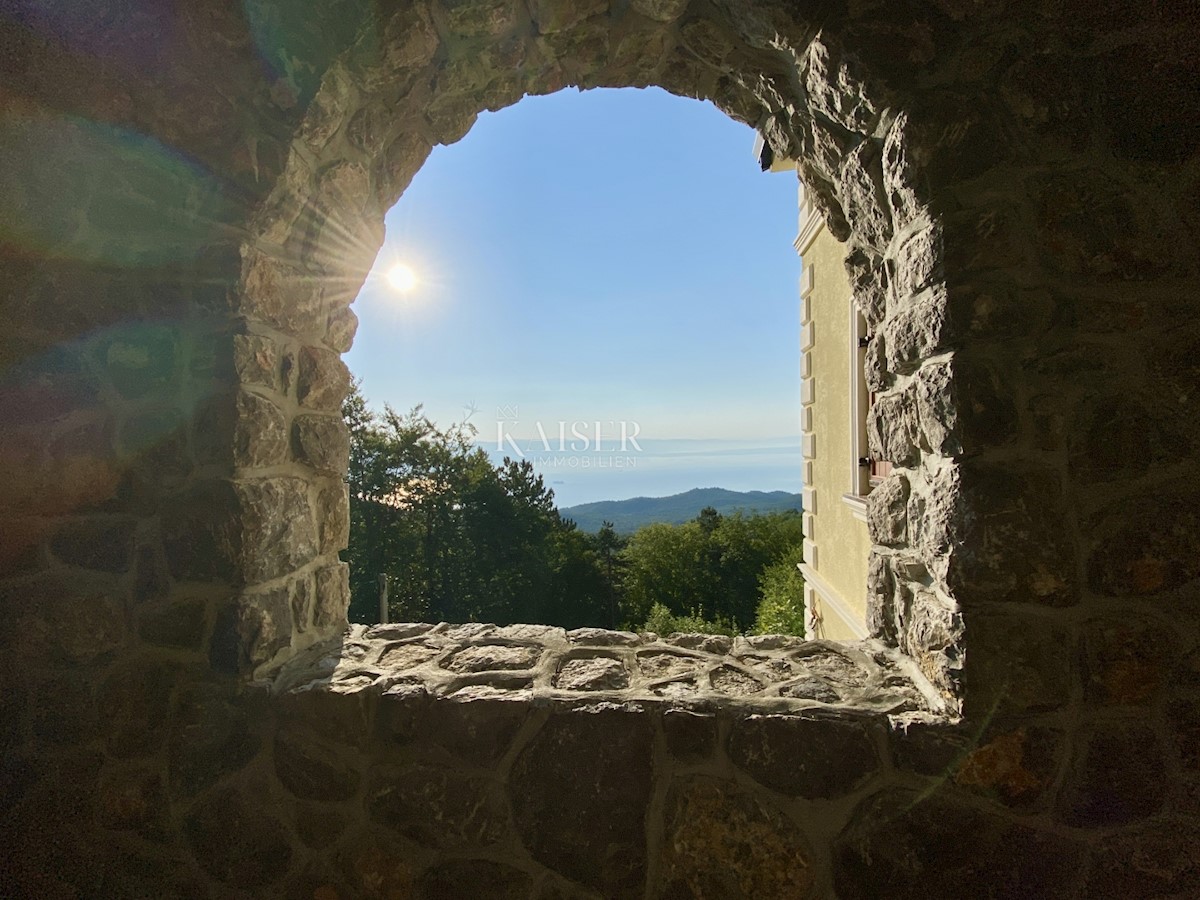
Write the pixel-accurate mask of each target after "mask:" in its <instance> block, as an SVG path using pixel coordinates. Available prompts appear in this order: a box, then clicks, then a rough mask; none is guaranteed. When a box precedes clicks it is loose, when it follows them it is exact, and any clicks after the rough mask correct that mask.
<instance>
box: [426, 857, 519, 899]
mask: <svg viewBox="0 0 1200 900" xmlns="http://www.w3.org/2000/svg"><path fill="white" fill-rule="evenodd" d="M533 884H534V880H533V876H532V875H530V874H529V873H528V872H522V871H521V870H520V869H514V868H512V867H511V866H506V865H504V864H502V863H498V862H493V861H492V860H487V859H460V860H450V861H447V862H442V863H439V864H437V865H435V866H433V867H432V868H430V869H427V870H426V871H425V872H424V873H423V874H422V875H421V877H420V878H418V879H417V887H416V894H415V895H414V896H415V897H416V900H443V898H450V897H488V898H495V900H525V898H527V897H530V896H532V895H531V893H530V892H531V891H532V890H533ZM539 896H541V895H539Z"/></svg>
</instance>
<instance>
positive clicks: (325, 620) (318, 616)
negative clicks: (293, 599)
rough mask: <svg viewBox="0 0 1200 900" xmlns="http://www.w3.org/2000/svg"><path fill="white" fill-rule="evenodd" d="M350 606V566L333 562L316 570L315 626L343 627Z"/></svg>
mask: <svg viewBox="0 0 1200 900" xmlns="http://www.w3.org/2000/svg"><path fill="white" fill-rule="evenodd" d="M349 608H350V566H349V565H347V564H346V563H344V562H339V563H335V564H334V565H332V566H325V567H324V568H322V569H318V570H317V599H316V606H315V607H314V613H313V625H314V626H315V627H317V628H344V627H345V625H346V610H348V609H349Z"/></svg>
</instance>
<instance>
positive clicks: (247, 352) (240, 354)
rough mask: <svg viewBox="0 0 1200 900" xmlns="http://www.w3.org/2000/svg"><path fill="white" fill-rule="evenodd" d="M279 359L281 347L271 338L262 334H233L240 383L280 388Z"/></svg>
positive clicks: (234, 358)
mask: <svg viewBox="0 0 1200 900" xmlns="http://www.w3.org/2000/svg"><path fill="white" fill-rule="evenodd" d="M279 360H280V353H279V347H278V346H277V345H276V343H275V342H274V341H273V340H271V339H270V338H268V337H265V336H263V335H260V334H235V335H234V336H233V368H234V372H236V373H237V378H238V381H239V382H240V383H242V384H245V385H253V386H255V387H264V388H267V389H268V390H272V391H277V390H279V387H280V381H279Z"/></svg>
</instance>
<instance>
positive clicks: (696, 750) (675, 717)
mask: <svg viewBox="0 0 1200 900" xmlns="http://www.w3.org/2000/svg"><path fill="white" fill-rule="evenodd" d="M662 721H663V734H664V735H665V736H666V739H667V749H668V750H669V751H671V755H672V756H673V757H675V759H677V760H680V761H682V762H690V761H692V760H697V759H707V758H708V757H710V756H712V753H713V750H714V749H716V745H717V732H718V723H717V717H716V716H715V715H713V714H711V713H697V712H689V711H688V710H684V709H668V710H666V711H665V712H664V713H663V720H662Z"/></svg>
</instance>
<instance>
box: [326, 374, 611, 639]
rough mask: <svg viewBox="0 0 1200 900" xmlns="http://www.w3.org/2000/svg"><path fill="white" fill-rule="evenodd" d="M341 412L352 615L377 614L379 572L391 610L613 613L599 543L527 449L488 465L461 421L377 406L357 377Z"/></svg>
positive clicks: (571, 622)
mask: <svg viewBox="0 0 1200 900" xmlns="http://www.w3.org/2000/svg"><path fill="white" fill-rule="evenodd" d="M343 412H344V414H345V418H346V422H347V425H348V426H349V428H350V436H351V450H350V467H349V474H348V476H347V481H348V482H349V488H350V545H349V547H348V548H347V550H346V553H345V559H346V561H347V562H348V563H349V564H350V572H351V597H352V600H351V606H350V616H351V619H352V620H354V621H361V622H373V621H378V576H379V574H380V573H384V574H387V575H388V577H389V607H390V616H391V618H392V619H393V620H396V621H399V620H418V621H419V620H424V621H440V620H445V621H451V622H467V621H487V622H495V623H497V624H509V623H513V622H541V623H545V624H552V625H561V626H563V627H567V628H575V627H579V626H581V625H606V624H611V623H610V619H611V608H612V605H613V604H612V596H611V594H612V592H611V590H610V586H609V585H608V583H607V582H606V579H605V575H604V569H603V562H602V559H601V557H600V555H599V554H598V553H597V552H596V550H595V549H594V548H593V547H592V546H591V543H590V541H589V539H588V538H587V537H586V536H585V535H582V534H580V533H579V532H578V531H577V530H576V529H575V526H574V524H573V523H570V522H566V521H564V520H563V519H562V518H561V517H560V516H559V514H558V511H557V509H555V506H554V494H553V491H551V490H550V489H549V488H547V487H546V486H545V484H544V482H543V481H542V478H541V476H539V475H537V474H536V473H535V472H534V470H533V466H532V465H531V464H530V463H529V462H528V461H527V460H521V461H519V462H518V461H514V460H511V459H505V460H504V462H503V464H502V465H500V466H493V465H492V464H491V462H490V461H489V460H488V458H487V455H486V454H485V453H484V452H483V450H481V449H478V448H475V447H473V446H472V444H471V438H472V437H473V431H472V430H471V429H470V428H469V427H468V426H465V425H454V426H451V427H449V428H446V429H441V428H438V427H437V426H436V425H435V424H434V423H433V422H432V421H430V420H429V419H428V418H427V417H426V416H425V415H424V414H423V413H422V412H421V409H420V407H417V408H416V409H414V410H412V411H411V412H409V413H408V414H406V415H399V414H397V413H396V412H395V411H393V410H392V409H390V408H389V409H386V410H385V412H384V414H383V415H382V416H378V417H377V416H375V415H374V414H372V413H371V412H370V411H369V410H368V409H367V406H366V403H365V401H364V400H363V398H362V395H361V393H360V392H359V390H358V387H357V385H355V386H354V389H353V390H352V391H351V393H350V396H349V397H348V398H347V400H346V404H345V406H344V407H343Z"/></svg>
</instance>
